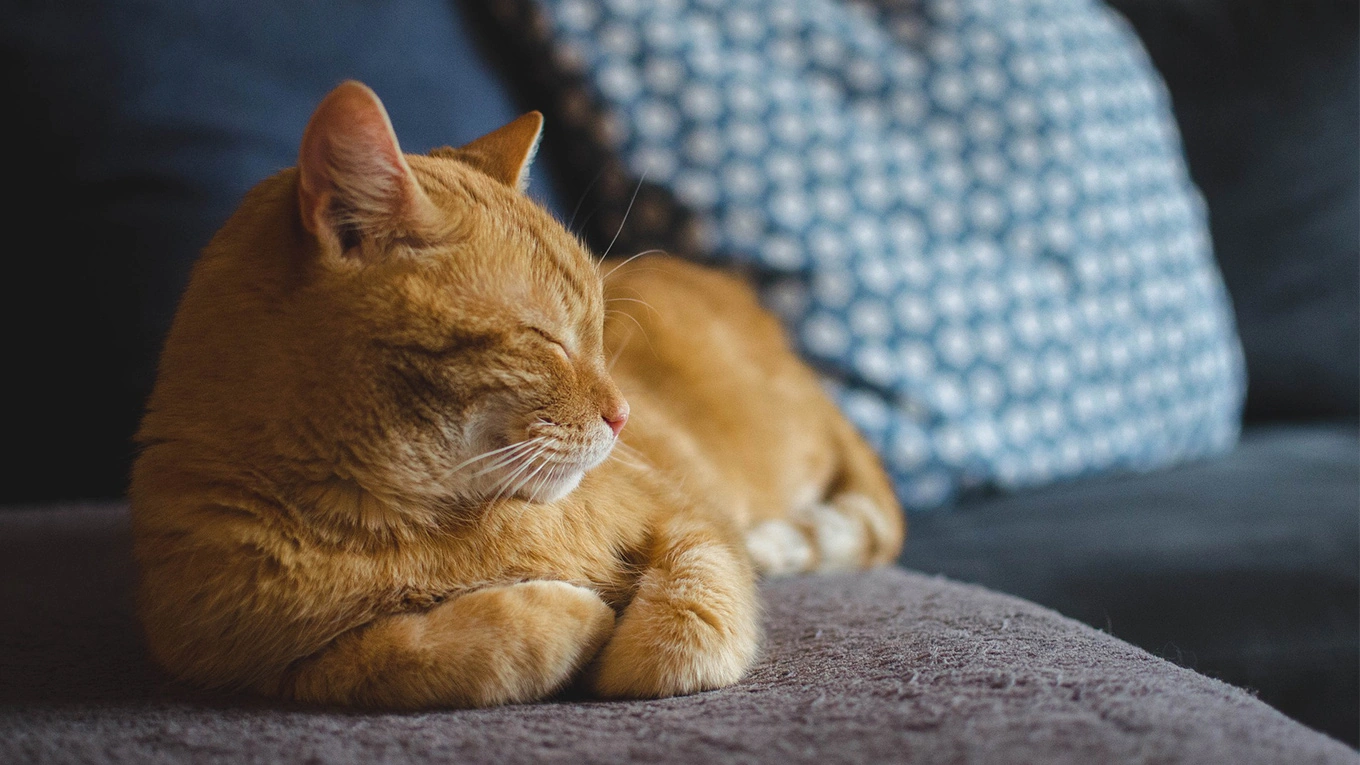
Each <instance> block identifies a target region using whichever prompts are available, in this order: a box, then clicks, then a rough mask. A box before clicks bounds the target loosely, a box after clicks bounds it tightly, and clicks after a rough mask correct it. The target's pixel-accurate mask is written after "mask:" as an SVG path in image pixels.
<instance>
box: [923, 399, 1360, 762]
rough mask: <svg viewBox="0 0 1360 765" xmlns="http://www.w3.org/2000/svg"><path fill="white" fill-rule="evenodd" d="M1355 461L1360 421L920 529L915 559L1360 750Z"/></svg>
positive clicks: (983, 505) (1016, 500)
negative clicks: (1184, 669)
mask: <svg viewBox="0 0 1360 765" xmlns="http://www.w3.org/2000/svg"><path fill="white" fill-rule="evenodd" d="M1358 457H1360V440H1358V439H1357V435H1356V429H1355V427H1354V426H1353V425H1351V426H1342V425H1335V426H1321V425H1314V426H1302V425H1300V426H1290V427H1276V428H1268V429H1267V428H1257V429H1248V430H1247V431H1246V432H1245V434H1244V440H1243V443H1242V445H1241V446H1240V447H1239V448H1238V449H1237V451H1236V452H1234V453H1233V454H1231V455H1229V456H1228V457H1225V458H1223V459H1217V460H1211V461H1205V462H1200V463H1197V464H1194V465H1188V466H1185V467H1181V468H1178V469H1175V470H1169V471H1165V472H1159V473H1150V474H1148V475H1143V476H1134V477H1129V478H1122V479H1118V480H1107V481H1095V482H1090V483H1082V484H1074V485H1070V486H1065V487H1061V488H1057V489H1051V490H1047V491H1042V492H1034V493H1030V494H1022V495H1016V496H1012V497H1004V498H992V499H986V500H982V499H979V500H975V501H973V502H971V503H967V504H965V505H963V506H961V507H959V508H958V509H957V510H956V511H955V512H953V513H950V514H938V515H930V516H925V515H923V516H921V517H919V518H915V519H914V521H913V523H912V529H911V538H910V539H909V540H908V543H907V549H906V552H905V554H904V555H903V558H902V560H903V562H904V563H905V564H906V565H908V566H910V567H912V568H918V569H921V570H923V571H928V572H932V573H943V574H946V575H948V576H951V577H956V578H959V579H963V580H966V581H970V582H976V583H979V584H983V585H986V586H989V587H995V588H997V589H1001V590H1004V591H1006V592H1009V593H1012V594H1015V595H1019V596H1021V597H1024V598H1028V599H1030V600H1033V601H1035V602H1037V603H1041V604H1043V605H1045V606H1048V607H1050V608H1054V609H1057V610H1058V611H1061V612H1062V613H1064V614H1066V615H1068V616H1072V617H1075V618H1077V619H1080V620H1082V621H1085V622H1087V623H1088V624H1092V625H1095V626H1097V627H1100V628H1103V629H1107V630H1109V631H1110V632H1112V633H1113V634H1115V635H1117V636H1119V637H1121V638H1123V639H1125V640H1129V641H1131V642H1133V643H1135V644H1137V645H1140V646H1143V647H1144V648H1146V649H1147V650H1149V651H1151V652H1153V653H1154V654H1158V655H1161V656H1164V657H1166V658H1169V659H1171V660H1173V661H1176V662H1177V663H1181V664H1184V665H1187V666H1189V667H1192V668H1194V669H1197V670H1199V671H1201V672H1204V673H1206V674H1210V675H1213V676H1215V677H1219V678H1222V679H1224V680H1228V681H1229V682H1232V683H1235V684H1238V685H1243V686H1247V687H1250V688H1252V689H1255V690H1258V691H1259V692H1260V694H1261V697H1262V698H1263V699H1265V700H1266V701H1268V702H1270V703H1272V704H1275V705H1276V706H1278V707H1279V708H1280V709H1282V710H1284V711H1286V712H1288V713H1289V714H1291V715H1293V716H1295V717H1296V718H1298V719H1300V720H1303V721H1305V722H1307V723H1308V724H1309V725H1312V726H1314V727H1317V728H1320V729H1322V730H1326V731H1328V732H1330V733H1332V735H1335V736H1338V737H1340V738H1343V739H1345V740H1347V741H1351V742H1354V741H1355V740H1356V733H1357V730H1356V728H1357V725H1358V724H1360V711H1357V699H1360V665H1358V663H1357V655H1360V637H1358V635H1360V574H1358V573H1357V572H1360V553H1358V551H1360V511H1358V508H1357V505H1358V503H1360V464H1358V463H1360V459H1358Z"/></svg>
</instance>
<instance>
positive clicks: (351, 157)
mask: <svg viewBox="0 0 1360 765" xmlns="http://www.w3.org/2000/svg"><path fill="white" fill-rule="evenodd" d="M298 207H299V213H300V215H301V217H302V226H303V228H305V229H307V231H309V232H310V233H311V234H312V235H314V236H316V237H317V239H318V240H320V241H321V242H322V243H323V244H329V245H333V246H335V247H338V248H339V251H340V252H342V253H343V252H350V251H354V250H356V245H357V244H358V243H359V242H361V241H362V240H363V239H364V238H366V237H372V238H377V237H381V236H392V235H403V234H413V233H418V232H419V231H420V229H421V228H423V227H424V225H426V221H428V220H430V218H431V217H432V212H433V209H432V208H433V205H432V204H431V202H430V200H429V199H428V198H427V197H426V196H425V192H424V191H422V190H421V188H420V184H419V183H418V182H417V181H416V178H415V175H414V174H413V173H412V172H411V167H410V165H408V164H407V163H406V158H405V157H404V156H403V155H402V152H401V147H400V146H399V145H398V144H397V136H396V133H394V132H393V130H392V122H391V120H389V119H388V117H387V110H386V109H384V108H383V105H382V102H381V101H379V100H378V96H377V95H376V94H375V93H374V92H373V91H372V90H370V89H369V88H368V86H366V85H364V84H362V83H359V82H355V81H353V80H350V81H348V82H345V83H342V84H341V85H340V86H339V87H337V88H336V89H335V90H332V91H331V92H330V94H329V95H327V96H326V98H325V99H324V100H322V102H321V105H320V106H318V107H317V108H316V112H315V113H314V114H312V119H311V121H310V122H308V123H307V130H306V132H304V133H303V136H302V148H301V149H300V150H299V152H298Z"/></svg>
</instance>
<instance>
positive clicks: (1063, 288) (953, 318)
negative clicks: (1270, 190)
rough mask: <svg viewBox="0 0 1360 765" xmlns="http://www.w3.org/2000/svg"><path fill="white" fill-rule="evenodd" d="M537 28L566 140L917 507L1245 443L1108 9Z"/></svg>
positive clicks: (1070, 4) (1153, 133)
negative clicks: (626, 177)
mask: <svg viewBox="0 0 1360 765" xmlns="http://www.w3.org/2000/svg"><path fill="white" fill-rule="evenodd" d="M532 5H534V6H535V7H536V8H537V9H538V11H539V12H540V15H541V16H542V19H543V20H544V21H545V22H546V24H547V26H548V28H549V30H550V32H551V38H552V42H551V43H550V45H552V46H554V49H555V54H556V55H554V56H553V57H552V60H553V61H554V62H555V64H556V65H557V66H559V67H561V69H562V74H563V75H565V76H566V79H567V80H569V81H571V80H575V81H580V82H584V83H585V87H586V89H587V92H585V93H579V92H577V93H569V94H568V96H567V99H566V102H567V103H568V104H569V105H571V106H572V107H573V108H572V109H571V110H570V114H571V115H574V116H575V118H576V119H578V120H582V121H589V122H592V123H593V124H592V125H591V127H592V128H593V130H592V134H593V135H595V136H597V137H598V138H599V139H600V140H602V141H603V142H604V143H605V144H606V145H607V146H608V148H610V149H611V150H612V151H613V152H614V153H615V155H616V156H619V157H621V158H622V159H623V161H624V163H625V165H626V166H627V168H628V170H629V171H630V172H631V173H632V174H633V175H634V177H643V176H645V178H646V180H647V182H648V183H649V184H656V185H658V186H661V187H664V188H666V189H668V190H670V191H671V192H672V193H673V195H674V199H675V200H677V201H678V203H680V204H682V205H684V206H685V207H687V208H688V210H689V211H691V213H693V215H692V216H691V217H690V220H691V221H692V226H694V227H695V228H696V229H697V231H698V232H699V234H700V235H699V236H698V237H697V241H699V242H701V243H703V244H704V246H705V247H706V248H707V249H708V252H705V253H703V254H704V255H705V256H706V257H710V258H714V259H717V260H719V261H727V262H732V263H740V264H744V265H746V266H748V267H750V268H753V269H754V270H755V272H756V273H757V275H758V276H759V277H760V278H761V281H762V283H763V284H764V297H765V298H766V301H767V304H768V305H770V306H771V307H772V308H773V309H774V310H776V311H777V312H779V313H780V315H781V316H782V317H783V318H784V319H785V320H786V322H787V325H788V326H789V328H790V330H791V331H792V332H793V333H794V335H795V337H796V340H797V342H798V344H799V346H800V348H801V350H802V351H803V352H804V353H805V354H806V355H807V357H808V358H809V359H811V360H812V361H813V362H814V363H815V364H817V365H818V366H819V367H820V368H821V369H823V370H824V371H825V372H826V374H827V382H828V386H829V388H830V389H831V390H832V392H833V393H834V395H836V396H837V397H838V399H839V400H840V401H841V402H842V403H843V405H844V406H845V409H846V412H847V414H848V415H849V416H850V417H851V418H852V419H853V420H854V421H855V422H856V423H857V424H858V425H859V426H860V427H861V429H862V430H863V431H864V432H865V433H866V435H867V436H868V437H869V439H870V440H871V441H872V442H873V444H874V445H875V446H876V447H877V448H878V449H879V451H880V453H881V454H882V455H883V456H884V459H885V462H886V464H887V466H888V468H889V469H890V471H891V472H892V473H893V475H894V477H895V479H896V481H897V485H898V489H899V494H900V496H901V498H902V499H903V501H904V502H905V503H906V504H907V505H908V506H910V507H914V508H918V509H921V508H931V507H937V506H940V505H942V504H944V503H946V502H948V501H949V500H950V499H951V498H952V497H954V496H955V495H956V494H957V493H958V492H959V491H960V489H966V488H972V487H980V486H994V487H1001V488H1014V487H1022V486H1034V485H1039V484H1044V483H1048V482H1051V481H1054V480H1058V479H1064V478H1070V477H1075V476H1079V475H1086V474H1091V473H1097V472H1106V471H1110V470H1113V469H1134V470H1141V469H1149V468H1153V467H1156V466H1161V465H1165V464H1168V463H1171V462H1174V461H1178V460H1182V459H1186V458H1189V457H1193V456H1198V455H1203V454H1208V453H1212V452H1215V451H1220V450H1223V449H1226V448H1228V447H1229V446H1230V445H1231V444H1232V443H1233V442H1234V441H1235V439H1236V436H1237V429H1238V424H1237V423H1238V417H1239V414H1240V405H1241V399H1242V394H1243V389H1244V378H1243V367H1242V359H1241V352H1240V349H1239V347H1238V344H1237V340H1236V337H1235V332H1234V329H1233V326H1232V322H1231V317H1230V316H1231V315H1230V311H1229V308H1228V303H1227V298H1226V294H1225V292H1224V289H1223V286H1222V284H1221V280H1220V278H1219V276H1218V274H1217V271H1216V270H1215V268H1214V265H1213V262H1212V257H1211V253H1210V244H1209V241H1208V238H1207V233H1206V226H1205V222H1204V213H1203V209H1202V203H1201V201H1200V199H1199V197H1198V195H1197V193H1196V192H1195V190H1194V189H1193V187H1192V186H1191V185H1190V183H1189V180H1188V177H1187V173H1186V169H1185V167H1184V165H1183V162H1182V161H1181V159H1180V153H1179V152H1180V148H1179V140H1178V138H1177V136H1176V133H1175V130H1174V127H1173V123H1172V121H1171V119H1170V116H1169V111H1168V106H1167V103H1166V97H1165V94H1164V92H1163V90H1162V88H1161V86H1160V85H1159V84H1158V82H1157V80H1156V79H1155V75H1154V74H1153V73H1152V70H1151V68H1150V65H1149V64H1148V62H1147V60H1146V58H1145V56H1144V55H1143V53H1142V52H1141V49H1140V48H1139V47H1138V45H1137V43H1136V41H1135V40H1134V38H1133V37H1132V35H1131V33H1129V32H1128V30H1127V29H1126V28H1125V27H1124V25H1123V23H1122V22H1121V21H1119V20H1118V19H1117V17H1115V16H1114V15H1113V14H1112V13H1110V12H1109V11H1107V10H1106V9H1105V8H1104V7H1103V6H1102V5H1101V4H1100V3H1097V2H1095V1H1094V0H917V1H911V0H897V1H895V2H894V1H891V0H882V1H881V2H878V3H868V2H849V3H847V2H834V1H832V0H648V1H646V2H644V1H643V0H534V1H533V2H532ZM583 103H584V104H589V105H591V106H590V107H589V108H585V107H582V104H583ZM589 170H590V169H587V168H583V169H582V171H583V173H584V172H587V171H589ZM625 186H626V184H624V185H621V186H620V187H619V193H618V194H617V196H618V199H617V200H612V201H613V202H616V203H617V206H618V207H619V209H620V210H621V209H622V207H624V206H625V205H626V204H627V202H628V195H629V193H630V192H631V188H625ZM633 214H634V215H635V216H638V215H639V211H636V210H635V211H634V213H633ZM673 219H674V218H672V217H668V216H665V215H654V214H651V213H649V212H648V211H646V210H644V211H641V216H640V220H641V222H640V223H639V224H635V225H642V226H646V225H648V223H647V221H661V222H665V221H669V220H673ZM657 225H664V223H661V224H657ZM647 233H648V232H645V231H644V235H645V234H647ZM650 233H651V234H653V235H655V236H656V237H657V239H658V240H664V235H665V234H666V233H667V232H664V231H654V232H650ZM691 241H696V239H695V238H694V237H691Z"/></svg>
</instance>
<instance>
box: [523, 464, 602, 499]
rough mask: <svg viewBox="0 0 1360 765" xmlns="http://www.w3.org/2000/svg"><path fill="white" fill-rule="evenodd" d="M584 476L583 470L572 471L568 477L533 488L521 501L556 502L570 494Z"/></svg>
mask: <svg viewBox="0 0 1360 765" xmlns="http://www.w3.org/2000/svg"><path fill="white" fill-rule="evenodd" d="M585 474H586V471H585V470H573V471H571V473H569V474H568V475H565V476H562V477H561V478H559V479H556V480H554V481H552V482H550V483H545V484H543V485H541V486H535V487H534V488H533V489H532V490H530V491H527V492H526V493H525V496H524V497H523V499H525V500H528V501H529V502H556V501H557V500H559V499H561V498H563V497H565V496H567V495H568V494H570V493H571V492H572V490H573V489H575V488H576V487H577V486H580V485H581V479H582V478H584V477H585Z"/></svg>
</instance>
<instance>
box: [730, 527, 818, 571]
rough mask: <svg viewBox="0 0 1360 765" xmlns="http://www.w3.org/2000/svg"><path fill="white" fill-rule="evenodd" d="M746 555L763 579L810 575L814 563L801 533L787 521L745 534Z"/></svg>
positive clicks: (811, 552)
mask: <svg viewBox="0 0 1360 765" xmlns="http://www.w3.org/2000/svg"><path fill="white" fill-rule="evenodd" d="M746 551H747V552H748V553H749V554H750V556H751V562H752V563H753V564H754V565H755V567H756V571H758V572H760V574H762V575H763V576H783V575H785V574H796V573H798V572H800V571H807V570H809V569H810V568H811V567H812V562H813V560H814V555H813V549H812V545H811V544H809V543H808V539H807V537H806V536H804V535H803V532H802V530H801V529H799V528H798V527H797V526H794V525H793V524H792V523H789V522H788V521H785V520H772V521H765V522H764V523H761V524H759V525H757V526H756V527H755V528H753V529H751V530H750V531H748V532H746Z"/></svg>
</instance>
